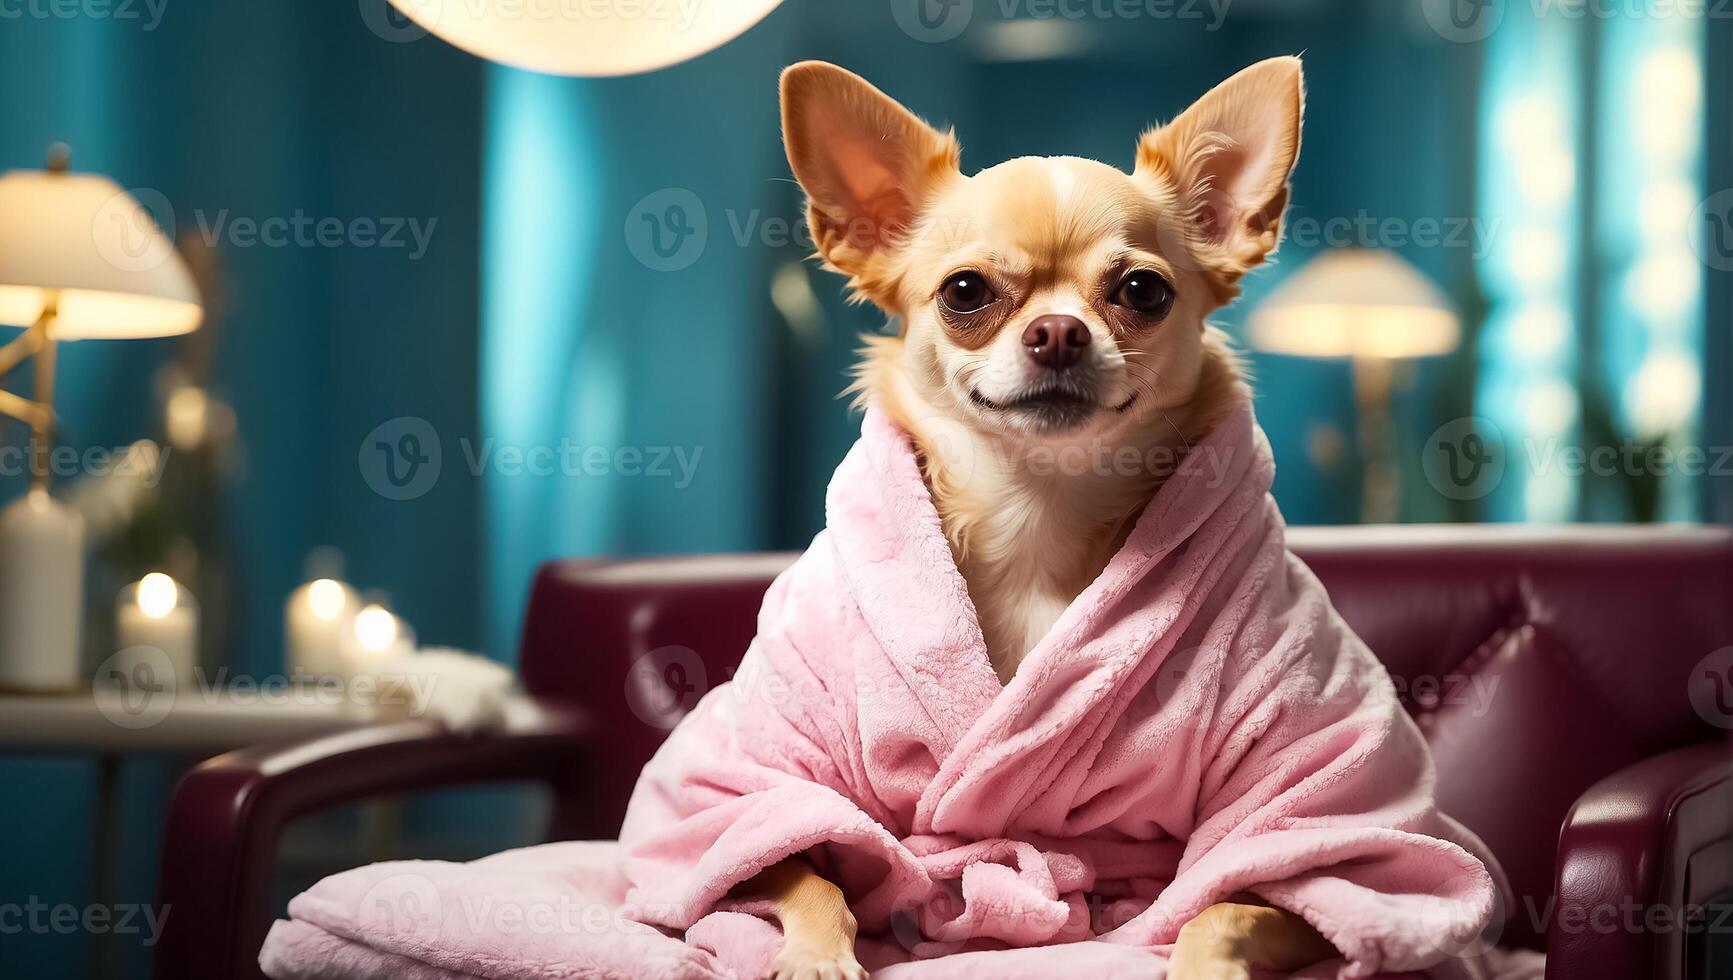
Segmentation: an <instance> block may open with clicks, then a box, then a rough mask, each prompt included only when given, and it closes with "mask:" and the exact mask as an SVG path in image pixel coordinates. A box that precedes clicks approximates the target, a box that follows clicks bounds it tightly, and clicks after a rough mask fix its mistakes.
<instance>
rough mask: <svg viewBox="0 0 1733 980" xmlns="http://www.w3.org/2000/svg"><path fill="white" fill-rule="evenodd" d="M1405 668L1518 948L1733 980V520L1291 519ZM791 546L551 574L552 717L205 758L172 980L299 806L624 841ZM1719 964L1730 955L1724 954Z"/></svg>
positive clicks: (417, 727) (250, 894) (532, 641)
mask: <svg viewBox="0 0 1733 980" xmlns="http://www.w3.org/2000/svg"><path fill="white" fill-rule="evenodd" d="M1291 543H1292V545H1293V548H1294V550H1295V551H1296V552H1298V553H1299V554H1300V556H1301V557H1303V558H1304V559H1305V560H1306V561H1307V562H1308V563H1309V564H1310V565H1311V566H1312V568H1313V569H1314V570H1316V572H1317V573H1318V575H1319V577H1320V578H1322V579H1323V581H1324V583H1325V585H1326V586H1327V587H1328V588H1329V591H1330V594H1331V596H1332V597H1333V599H1334V601H1335V603H1336V605H1337V607H1338V608H1339V609H1340V610H1341V611H1342V614H1343V615H1344V616H1345V617H1346V618H1347V620H1348V622H1349V623H1351V624H1352V625H1353V627H1354V628H1355V629H1356V630H1358V631H1359V633H1360V635H1361V636H1363V637H1364V638H1365V639H1366V641H1367V643H1368V644H1370V646H1371V647H1372V649H1373V650H1375V651H1376V652H1377V653H1378V655H1379V656H1380V657H1381V658H1382V659H1383V660H1384V662H1385V664H1387V665H1388V667H1389V669H1390V672H1391V674H1392V676H1393V677H1394V678H1395V679H1396V681H1397V685H1398V691H1399V693H1400V694H1401V695H1402V697H1403V699H1404V703H1405V704H1406V706H1407V708H1408V710H1409V711H1410V712H1412V713H1413V715H1414V716H1415V718H1416V719H1417V720H1418V721H1419V723H1420V725H1421V727H1422V728H1423V730H1424V731H1425V732H1426V734H1427V737H1428V738H1429V739H1430V740H1431V742H1432V745H1433V748H1434V750H1435V752H1436V753H1437V756H1438V762H1439V787H1438V792H1439V795H1440V797H1441V798H1442V801H1443V804H1444V806H1445V807H1446V808H1447V810H1448V811H1449V812H1451V813H1452V814H1453V815H1455V816H1456V817H1457V818H1459V819H1460V820H1462V821H1463V822H1464V823H1466V824H1467V825H1468V826H1470V827H1471V828H1472V829H1474V830H1475V831H1476V832H1478V833H1479V834H1480V835H1481V836H1482V837H1483V838H1484V839H1485V840H1486V841H1487V843H1488V844H1489V845H1490V846H1491V847H1492V849H1493V850H1494V852H1495V853H1497V854H1498V856H1499V858H1500V859H1501V861H1502V862H1503V864H1504V866H1505V868H1506V870H1507V871H1508V872H1509V874H1510V877H1511V880H1512V883H1513V885H1514V888H1515V892H1516V903H1515V906H1514V907H1513V908H1510V909H1508V910H1507V911H1508V912H1509V919H1508V921H1507V922H1506V924H1505V925H1504V927H1503V933H1502V941H1503V942H1505V943H1508V944H1519V945H1523V946H1529V947H1533V948H1540V949H1545V950H1546V951H1547V955H1548V968H1547V976H1548V977H1549V978H1553V980H1635V978H1643V977H1654V978H1667V980H1675V978H1678V980H1683V978H1687V977H1689V978H1693V980H1704V978H1708V977H1711V976H1714V977H1721V978H1724V977H1730V976H1733V963H1729V962H1728V961H1727V960H1726V959H1725V958H1724V957H1725V956H1726V954H1727V947H1728V946H1729V944H1733V935H1729V933H1733V778H1730V777H1733V763H1730V756H1729V752H1728V743H1727V741H1726V736H1727V735H1728V732H1727V731H1726V730H1725V729H1726V728H1728V727H1733V652H1723V653H1721V654H1719V655H1717V651H1726V650H1727V648H1729V647H1733V532H1730V531H1728V530H1726V529H1691V528H1674V529H1638V528H1573V529H1558V530H1535V529H1529V528H1519V527H1464V526H1432V527H1403V528H1344V529H1296V530H1294V531H1293V532H1292V534H1291ZM789 560H790V556H787V555H760V556H732V557H707V558H674V559H654V560H641V561H622V562H608V561H568V562H558V563H554V564H550V565H548V566H546V567H544V568H543V569H542V570H541V572H540V574H539V576H538V578H537V581H536V584H535V589H534V594H533V596H532V598H531V601H530V607H529V610H528V614H527V619H526V623H525V627H524V635H523V649H522V659H521V665H522V672H523V680H524V685H525V687H526V689H527V691H528V693H529V695H530V696H531V697H532V698H533V699H535V701H536V704H537V706H538V707H537V710H536V711H535V712H533V713H531V714H530V715H529V716H526V717H524V718H522V719H519V720H518V721H516V722H514V723H513V724H512V725H511V726H510V727H509V728H508V729H507V730H505V731H501V732H497V733H494V734H489V735H485V736H481V737H475V738H460V737H455V736H452V735H449V734H445V733H443V732H441V731H440V730H438V729H437V728H436V727H434V726H432V725H429V724H425V723H419V722H417V723H408V724H397V725H389V726H380V727H376V728H369V729H363V730H360V731H354V732H349V733H345V734H342V735H337V736H331V737H328V738H323V739H318V740H314V741H312V742H307V743H299V744H291V745H274V746H261V747H258V748H253V749H247V750H244V751H240V752H234V753H230V754H228V755H225V756H221V757H218V758H216V759H212V760H210V761H209V762H206V763H205V764H203V765H201V766H200V767H198V768H197V769H196V770H194V771H193V772H192V773H190V774H189V775H188V776H187V777H186V778H185V779H184V780H183V781H182V783H181V784H180V786H179V788H178V789H177V791H176V793H175V796H174V799H173V802H172V804H171V812H170V815H169V821H168V827H167V840H166V845H165V848H164V851H163V871H162V877H161V896H160V901H161V903H162V904H163V905H164V906H166V907H170V908H172V910H173V911H172V913H171V914H170V915H169V917H168V920H167V925H166V929H165V933H164V936H163V939H162V941H161V943H160V945H159V947H158V951H157V967H158V975H159V976H160V977H163V978H165V980H194V978H212V980H217V978H222V980H232V978H236V977H249V976H257V975H258V973H257V967H256V966H255V962H254V960H255V956H256V955H257V952H258V949H259V945H260V943H261V941H262V940H263V937H264V934H265V930H266V928H267V926H268V924H269V921H270V919H271V915H272V909H271V908H270V907H269V901H270V899H269V890H268V887H269V883H270V878H271V873H272V862H273V858H274V853H275V847H276V842H277V838H278V835H279V833H280V832H281V830H282V828H283V826H284V824H285V822H286V821H288V820H290V819H291V818H293V817H296V816H299V815H302V814H305V813H309V812H312V811H314V810H318V809H321V808H325V807H330V806H334V805H337V804H341V803H347V802H353V801H355V800H358V799H362V798H367V797H373V796H379V795H385V794H396V793H404V792H408V791H415V790H424V789H429V788H435V787H444V786H451V785H457V784H462V783H470V782H484V781H499V780H534V781H540V782H542V783H545V784H546V785H547V786H548V787H550V789H551V790H552V792H553V795H554V801H555V806H554V809H553V821H552V824H553V825H552V827H551V828H550V831H549V836H550V839H565V838H590V837H611V836H613V835H614V833H615V831H616V830H617V828H618V826H619V822H620V819H621V816H622V814H623V812H624V808H625V805H626V799H627V796H628V794H629V792H630V791H631V788H632V785H633V782H634V780H635V779H636V777H637V773H638V771H639V769H640V768H641V767H642V765H643V764H644V762H645V761H646V760H647V759H648V758H649V757H650V754H651V753H652V752H653V751H654V750H655V748H656V746H657V744H658V743H659V742H660V741H661V739H662V737H663V736H664V734H665V733H666V731H665V730H666V727H668V726H669V725H671V723H672V722H673V720H675V719H676V718H677V717H678V715H679V713H680V711H681V710H682V706H683V705H687V704H690V703H692V702H693V701H695V700H696V698H697V696H698V695H699V694H701V693H702V692H703V690H705V689H706V688H707V687H709V686H713V685H714V684H716V683H718V682H720V681H723V680H725V679H726V678H727V677H728V676H729V674H730V673H731V671H732V670H733V667H734V665H735V663H736V661H737V660H738V658H739V656H740V654H741V653H742V652H743V651H744V650H745V648H746V645H747V642H748V641H749V640H750V639H751V636H752V632H753V622H754V613H755V611H756V609H757V606H758V603H759V599H760V597H761V595H762V594H763V592H764V590H765V588H766V586H767V585H768V583H769V582H770V579H771V578H772V577H773V576H774V575H775V574H776V573H777V572H778V571H780V570H781V569H782V568H783V567H784V566H785V565H786V564H787V562H788V561H789ZM1715 957H1722V958H1721V959H1714V960H1713V962H1711V960H1712V959H1713V958H1715Z"/></svg>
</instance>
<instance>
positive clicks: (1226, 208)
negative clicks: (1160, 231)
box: [1136, 57, 1305, 283]
mask: <svg viewBox="0 0 1733 980" xmlns="http://www.w3.org/2000/svg"><path fill="white" fill-rule="evenodd" d="M1304 106H1305V82H1304V80H1303V78H1302V75H1301V71H1300V59H1298V58H1291V57H1290V58H1271V59H1269V60H1267V61H1260V62H1258V63H1257V64H1255V65H1252V66H1251V67H1249V68H1246V69H1244V70H1242V71H1240V72H1239V73H1238V74H1236V75H1234V76H1233V77H1232V78H1230V79H1228V80H1227V81H1225V82H1222V83H1221V84H1220V85H1217V86H1216V87H1215V88H1213V89H1211V90H1210V91H1209V93H1208V94H1206V95H1205V96H1204V97H1203V98H1201V99H1199V100H1197V102H1195V103H1193V104H1192V106H1191V108H1189V109H1187V110H1186V111H1185V112H1183V113H1181V114H1180V116H1179V118H1177V119H1175V120H1173V121H1172V122H1170V123H1168V124H1167V125H1166V126H1162V127H1159V128H1157V129H1152V130H1150V131H1149V132H1147V133H1144V134H1143V138H1142V139H1141V140H1140V141H1139V142H1138V145H1137V171H1136V173H1137V174H1138V176H1140V177H1148V178H1154V179H1159V180H1162V181H1164V182H1166V183H1167V184H1169V185H1170V186H1171V188H1172V189H1173V191H1174V192H1175V193H1177V194H1178V195H1179V197H1180V200H1181V202H1183V203H1184V204H1187V205H1190V207H1191V208H1192V217H1193V226H1192V228H1191V229H1190V234H1189V235H1188V237H1189V238H1190V239H1191V240H1192V241H1193V242H1194V243H1196V244H1197V245H1198V246H1199V247H1200V248H1201V250H1202V251H1204V252H1205V253H1206V254H1207V255H1208V257H1209V258H1211V259H1213V260H1214V261H1212V262H1211V264H1212V265H1214V266H1215V267H1216V268H1217V269H1218V271H1219V272H1220V273H1221V274H1222V275H1223V276H1224V278H1226V279H1227V280H1228V282H1229V283H1232V282H1233V281H1235V280H1237V279H1238V278H1239V277H1240V276H1241V275H1243V274H1244V273H1245V272H1246V270H1248V269H1250V268H1251V267H1252V266H1255V265H1257V264H1258V263H1259V262H1261V261H1263V260H1264V257H1265V256H1267V255H1269V254H1270V253H1271V252H1272V251H1274V250H1275V248H1276V244H1277V243H1278V242H1280V241H1281V237H1282V212H1283V211H1284V210H1285V209H1286V208H1287V206H1288V177H1289V175H1290V174H1291V173H1292V172H1293V169H1294V161H1295V160H1296V159H1298V157H1299V154H1300V117H1301V114H1302V112H1303V111H1304Z"/></svg>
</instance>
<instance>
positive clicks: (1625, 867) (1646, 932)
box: [1516, 743, 1733, 980]
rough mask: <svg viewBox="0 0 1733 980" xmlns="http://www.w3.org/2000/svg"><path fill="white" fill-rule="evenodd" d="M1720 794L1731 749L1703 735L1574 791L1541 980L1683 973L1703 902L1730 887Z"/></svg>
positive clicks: (1673, 977) (1622, 979)
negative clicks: (1577, 792) (1582, 790)
mask: <svg viewBox="0 0 1733 980" xmlns="http://www.w3.org/2000/svg"><path fill="white" fill-rule="evenodd" d="M1730 794H1733V752H1730V751H1729V749H1728V746H1726V745H1724V744H1718V743H1711V744H1707V745H1697V746H1692V747H1690V748H1685V749H1678V750H1675V751H1672V752H1667V753H1664V754H1662V755H1657V756H1654V757H1652V758H1649V759H1646V760H1644V761H1642V762H1639V763H1637V764H1635V765H1633V766H1630V767H1628V768H1626V769H1623V770H1620V771H1619V772H1616V773H1614V774H1613V775H1611V776H1608V777H1607V778H1605V779H1603V780H1601V781H1600V782H1598V783H1596V784H1595V785H1594V786H1592V787H1590V788H1589V790H1588V792H1586V793H1584V794H1583V795H1582V797H1581V798H1579V799H1578V800H1577V802H1576V805H1575V806H1574V807H1572V808H1571V812H1570V815H1569V816H1567V817H1566V818H1565V825H1564V830H1563V832H1562V833H1561V834H1560V836H1559V854H1558V879H1557V882H1556V889H1555V894H1556V896H1557V908H1556V909H1555V910H1554V911H1553V914H1552V915H1551V917H1550V921H1549V922H1548V923H1547V924H1548V929H1547V976H1548V977H1549V978H1553V977H1568V978H1570V980H1629V978H1631V977H1656V978H1658V980H1684V978H1685V977H1686V975H1687V974H1686V947H1687V943H1688V940H1689V939H1690V938H1691V937H1692V935H1693V934H1694V933H1697V932H1700V931H1701V930H1702V929H1703V928H1704V923H1703V919H1702V915H1701V909H1702V906H1703V904H1704V903H1707V902H1709V901H1710V900H1712V899H1715V898H1717V897H1718V896H1722V895H1725V894H1726V893H1727V892H1728V891H1729V889H1733V861H1730V860H1728V856H1727V845H1728V843H1729V842H1730V841H1733V818H1729V817H1728V814H1729V813H1730V812H1733V808H1730V804H1733V799H1730V798H1729V797H1730ZM1516 911H1517V912H1518V914H1524V910H1520V909H1519V910H1516ZM1543 911H1544V910H1543ZM1694 912H1695V913H1696V914H1695V915H1694V914H1693V913H1694Z"/></svg>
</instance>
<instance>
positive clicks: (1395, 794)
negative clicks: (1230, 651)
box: [1164, 561, 1496, 976]
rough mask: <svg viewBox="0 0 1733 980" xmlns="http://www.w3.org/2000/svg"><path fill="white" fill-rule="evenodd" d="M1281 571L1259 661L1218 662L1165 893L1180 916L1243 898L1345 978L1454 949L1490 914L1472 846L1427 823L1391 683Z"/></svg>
mask: <svg viewBox="0 0 1733 980" xmlns="http://www.w3.org/2000/svg"><path fill="white" fill-rule="evenodd" d="M1288 574H1289V575H1290V576H1293V577H1295V578H1294V583H1297V584H1295V585H1294V587H1292V588H1290V587H1288V586H1287V585H1284V584H1283V583H1282V582H1280V579H1281V576H1277V578H1278V582H1277V583H1276V585H1274V586H1272V588H1273V589H1274V590H1275V591H1276V598H1277V600H1278V601H1277V602H1275V603H1273V604H1272V612H1273V611H1274V610H1280V609H1283V607H1284V606H1285V607H1286V608H1285V612H1282V613H1281V614H1272V615H1269V616H1266V617H1263V618H1262V619H1261V620H1260V623H1261V624H1262V625H1260V626H1259V627H1257V628H1267V629H1268V630H1270V631H1271V634H1272V635H1271V636H1269V637H1267V638H1265V639H1264V641H1260V642H1257V643H1254V644H1251V646H1252V647H1253V648H1261V649H1264V650H1265V651H1266V652H1265V653H1264V654H1263V655H1261V656H1256V657H1248V658H1246V659H1244V660H1241V661H1237V662H1227V663H1224V664H1222V665H1221V686H1220V692H1221V694H1220V701H1219V703H1218V704H1217V706H1216V710H1217V722H1218V723H1217V724H1216V725H1214V726H1212V729H1213V731H1214V732H1216V733H1219V735H1212V738H1213V739H1214V740H1215V742H1216V744H1214V745H1211V746H1209V747H1208V749H1207V751H1206V755H1205V758H1208V759H1211V760H1213V761H1212V763H1211V764H1210V765H1209V766H1208V767H1207V768H1206V769H1205V771H1204V773H1203V778H1202V783H1201V785H1200V787H1199V795H1198V804H1197V823H1196V826H1195V829H1194V831H1193V833H1192V834H1191V835H1190V837H1189V839H1188V841H1187V846H1186V852H1185V856H1184V859H1183V861H1182V863H1181V868H1180V874H1179V875H1178V877H1177V878H1176V879H1175V881H1174V883H1173V885H1172V886H1171V888H1170V891H1169V893H1168V894H1167V895H1165V896H1164V898H1166V899H1169V900H1171V901H1173V902H1174V903H1175V905H1174V906H1173V907H1175V908H1176V909H1183V911H1182V912H1181V913H1180V915H1179V916H1178V919H1179V921H1187V920H1189V918H1190V917H1191V915H1195V914H1196V912H1197V911H1201V909H1202V908H1204V907H1207V906H1208V905H1210V904H1213V903H1215V902H1220V901H1225V900H1227V899H1228V898H1229V897H1230V896H1231V895H1233V894H1235V893H1237V892H1252V893H1255V894H1257V895H1259V896H1261V897H1262V898H1263V899H1265V900H1266V901H1268V902H1270V903H1271V904H1273V905H1276V906H1278V907H1281V908H1285V909H1287V910H1289V911H1291V912H1294V913H1296V914H1298V915H1300V916H1303V917H1304V918H1305V919H1306V920H1307V921H1308V922H1310V923H1311V924H1312V926H1313V927H1314V928H1316V929H1317V930H1318V931H1319V932H1320V933H1322V934H1323V935H1324V936H1325V938H1327V939H1329V940H1330V942H1331V943H1332V944H1333V945H1335V947H1336V948H1337V949H1338V950H1339V951H1340V952H1341V953H1342V954H1343V956H1344V957H1345V958H1346V959H1347V961H1348V964H1349V965H1348V967H1347V969H1346V970H1345V972H1344V975H1346V976H1362V975H1370V974H1374V973H1380V972H1397V971H1405V970H1418V969H1424V968H1426V967H1429V966H1432V965H1434V964H1437V963H1438V962H1440V961H1442V960H1444V959H1445V958H1447V957H1448V956H1451V955H1453V954H1457V953H1461V952H1466V951H1468V947H1469V946H1471V945H1472V944H1473V942H1474V940H1475V939H1476V938H1477V937H1478V936H1479V935H1480V933H1481V931H1482V930H1483V928H1484V927H1485V926H1486V925H1487V924H1488V922H1489V920H1490V918H1491V916H1492V914H1493V910H1494V898H1495V894H1496V889H1495V883H1494V881H1493V879H1492V877H1491V875H1490V874H1489V873H1488V871H1487V869H1486V866H1485V864H1483V863H1482V861H1481V860H1480V859H1479V858H1477V857H1475V856H1474V855H1473V854H1471V853H1470V851H1469V850H1468V849H1467V848H1466V847H1465V846H1463V845H1464V844H1467V845H1468V847H1473V848H1476V849H1479V848H1480V847H1481V845H1479V842H1478V841H1473V840H1472V836H1471V835H1468V834H1467V832H1466V831H1464V830H1462V828H1460V827H1459V826H1457V825H1455V824H1454V823H1453V822H1451V821H1449V820H1447V819H1446V818H1444V817H1443V816H1442V815H1440V814H1439V812H1438V810H1437V807H1436V803H1435V800H1434V793H1433V784H1434V769H1433V764H1432V760H1431V758H1430V756H1429V755H1428V753H1427V751H1426V747H1425V744H1424V741H1423V739H1422V737H1421V734H1420V732H1419V729H1418V728H1417V727H1416V726H1415V725H1414V723H1413V721H1412V720H1411V719H1410V718H1409V717H1408V715H1407V713H1406V712H1405V711H1404V710H1403V708H1402V706H1401V704H1400V703H1399V702H1398V700H1397V698H1396V695H1395V690H1394V687H1393V685H1392V684H1391V681H1390V679H1389V677H1388V675H1386V674H1385V673H1384V671H1383V670H1382V668H1381V667H1380V666H1379V665H1378V663H1377V661H1376V660H1375V659H1374V658H1373V655H1372V654H1371V652H1370V651H1369V650H1367V648H1366V647H1365V645H1364V644H1363V643H1362V642H1361V641H1360V640H1359V638H1358V637H1356V636H1354V634H1353V633H1352V631H1350V630H1349V629H1348V628H1347V627H1346V626H1345V625H1344V624H1343V623H1342V622H1341V620H1340V619H1339V618H1338V617H1337V616H1336V614H1335V613H1334V612H1333V611H1332V610H1331V609H1330V608H1329V607H1328V604H1327V603H1326V602H1325V601H1324V600H1323V599H1322V590H1321V589H1319V588H1316V587H1314V586H1315V580H1312V579H1311V578H1310V574H1311V573H1310V572H1309V571H1307V570H1306V569H1305V568H1304V566H1301V565H1299V563H1298V562H1297V561H1293V562H1292V563H1291V565H1290V569H1289V572H1288ZM1290 596H1299V597H1300V598H1299V599H1297V600H1296V601H1295V602H1294V604H1293V605H1287V602H1286V600H1287V598H1288V597H1290ZM1264 598H1266V599H1268V598H1269V596H1265V597H1264ZM1242 639H1244V637H1242ZM1463 838H1467V839H1466V840H1462V839H1463ZM1459 840H1460V841H1461V843H1459Z"/></svg>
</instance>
